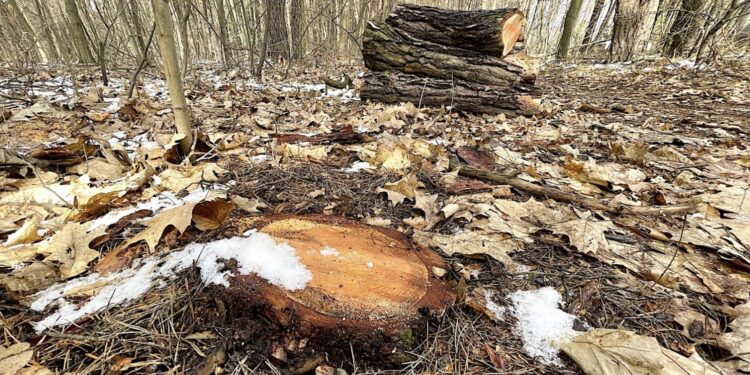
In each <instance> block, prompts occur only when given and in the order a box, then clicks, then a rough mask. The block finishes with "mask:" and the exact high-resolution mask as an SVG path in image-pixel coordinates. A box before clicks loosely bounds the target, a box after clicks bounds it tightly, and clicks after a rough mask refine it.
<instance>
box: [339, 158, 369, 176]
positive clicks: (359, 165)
mask: <svg viewBox="0 0 750 375" xmlns="http://www.w3.org/2000/svg"><path fill="white" fill-rule="evenodd" d="M365 169H375V167H373V166H372V165H370V163H368V162H366V161H357V162H354V163H353V164H352V166H351V167H349V168H344V169H343V171H344V172H346V173H357V172H359V171H362V170H365Z"/></svg>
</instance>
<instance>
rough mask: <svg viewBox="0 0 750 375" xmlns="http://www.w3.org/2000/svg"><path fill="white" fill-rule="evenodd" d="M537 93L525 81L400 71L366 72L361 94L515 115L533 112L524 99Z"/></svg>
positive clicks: (384, 99) (376, 98)
mask: <svg viewBox="0 0 750 375" xmlns="http://www.w3.org/2000/svg"><path fill="white" fill-rule="evenodd" d="M537 92H538V90H537V89H536V88H535V87H534V86H532V85H524V84H515V85H514V84H507V85H506V86H486V85H480V84H477V83H471V82H466V81H463V80H458V79H457V80H452V81H451V80H447V79H437V78H430V77H421V76H417V75H413V74H404V73H400V72H369V73H367V74H366V75H365V78H364V85H363V86H362V89H361V90H360V97H361V98H362V99H365V100H367V99H369V100H373V101H378V102H382V103H388V104H398V103H400V102H412V103H414V104H415V105H417V106H429V107H441V106H452V107H453V108H455V109H457V110H460V111H465V112H475V113H488V114H500V113H503V114H506V115H509V116H518V115H531V114H534V113H535V112H536V109H535V108H533V107H528V106H526V103H528V101H527V100H523V99H524V98H527V97H528V96H530V95H534V94H536V93H537Z"/></svg>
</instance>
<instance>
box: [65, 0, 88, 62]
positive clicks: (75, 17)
mask: <svg viewBox="0 0 750 375" xmlns="http://www.w3.org/2000/svg"><path fill="white" fill-rule="evenodd" d="M65 12H66V14H67V16H68V22H69V27H70V34H71V38H72V39H73V44H74V45H75V48H76V51H77V52H78V59H79V60H80V61H81V62H82V63H84V64H90V63H93V62H94V55H93V54H92V53H91V48H90V47H89V43H88V41H87V39H86V30H84V28H83V21H81V16H80V15H79V14H78V6H77V5H76V0H65Z"/></svg>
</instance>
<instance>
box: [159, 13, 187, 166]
mask: <svg viewBox="0 0 750 375" xmlns="http://www.w3.org/2000/svg"><path fill="white" fill-rule="evenodd" d="M151 6H152V8H153V10H154V20H155V21H156V41H157V42H158V43H159V50H160V51H161V56H162V59H163V60H164V76H165V77H166V79H167V88H168V89H169V97H170V99H171V100H172V112H173V113H174V122H175V125H176V126H177V133H178V134H180V135H182V136H183V137H182V139H181V140H180V148H181V149H182V152H183V154H185V155H187V154H188V153H190V148H191V147H192V144H193V136H192V133H191V130H190V116H189V114H188V109H187V100H186V99H185V90H184V89H183V86H182V77H181V75H180V65H179V63H178V62H177V45H176V42H175V38H174V27H173V26H172V16H171V14H170V11H169V0H151Z"/></svg>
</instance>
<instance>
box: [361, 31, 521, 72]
mask: <svg viewBox="0 0 750 375" xmlns="http://www.w3.org/2000/svg"><path fill="white" fill-rule="evenodd" d="M363 57H364V60H365V65H366V66H367V68H369V69H370V70H374V71H387V70H395V71H400V72H402V73H407V74H417V75H421V76H425V77H431V78H438V79H443V80H448V81H451V80H454V79H460V80H463V81H466V82H472V83H478V84H486V85H495V86H500V87H507V86H510V85H512V84H515V83H520V82H533V81H534V79H535V77H531V76H525V73H526V72H525V70H524V69H523V68H522V67H520V66H518V65H515V64H513V63H511V62H508V61H506V60H502V59H500V58H498V57H492V56H487V55H485V54H482V53H479V52H475V51H471V50H465V49H461V48H455V47H447V46H443V45H440V44H436V43H432V42H427V41H424V40H422V39H417V38H415V37H413V36H411V35H410V34H408V33H406V32H404V31H402V30H399V29H395V28H393V27H391V26H390V25H388V24H386V23H382V22H375V21H370V22H368V24H367V28H366V29H365V33H364V36H363Z"/></svg>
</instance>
